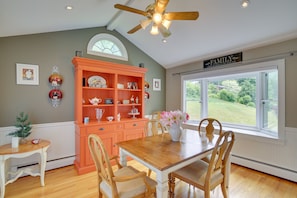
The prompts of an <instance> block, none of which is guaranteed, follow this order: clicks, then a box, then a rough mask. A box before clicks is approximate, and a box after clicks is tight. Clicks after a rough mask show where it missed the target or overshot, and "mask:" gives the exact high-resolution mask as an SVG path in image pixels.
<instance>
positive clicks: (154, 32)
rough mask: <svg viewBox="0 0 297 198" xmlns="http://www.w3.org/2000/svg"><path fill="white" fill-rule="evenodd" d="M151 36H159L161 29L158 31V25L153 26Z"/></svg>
mask: <svg viewBox="0 0 297 198" xmlns="http://www.w3.org/2000/svg"><path fill="white" fill-rule="evenodd" d="M151 34H152V35H157V34H159V29H158V26H157V25H153V26H152V29H151Z"/></svg>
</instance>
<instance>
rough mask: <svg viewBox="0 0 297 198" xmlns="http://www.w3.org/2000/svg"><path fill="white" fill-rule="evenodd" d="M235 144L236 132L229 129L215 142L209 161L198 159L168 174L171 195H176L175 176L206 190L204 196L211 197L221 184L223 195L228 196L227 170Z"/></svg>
mask: <svg viewBox="0 0 297 198" xmlns="http://www.w3.org/2000/svg"><path fill="white" fill-rule="evenodd" d="M233 144H234V133H233V132H232V131H227V132H225V133H223V134H221V135H220V136H219V138H218V140H217V142H216V144H215V147H214V149H213V151H212V154H211V159H210V162H209V163H206V162H205V161H203V160H198V161H196V162H194V163H192V164H190V165H188V166H186V167H183V168H181V169H179V170H177V171H174V172H172V173H170V174H169V175H168V186H169V196H170V197H174V188H175V178H178V179H180V180H181V181H183V182H186V183H188V184H190V185H192V186H194V187H196V188H199V189H201V190H203V191H204V198H209V197H210V191H211V190H213V189H214V188H215V187H217V186H218V185H221V189H222V192H223V196H224V197H225V198H226V197H228V192H227V184H226V183H225V181H226V178H225V177H229V175H226V174H229V172H228V171H227V170H226V168H228V167H227V163H228V161H229V157H230V152H231V149H232V147H233Z"/></svg>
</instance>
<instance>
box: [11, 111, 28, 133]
mask: <svg viewBox="0 0 297 198" xmlns="http://www.w3.org/2000/svg"><path fill="white" fill-rule="evenodd" d="M14 126H15V127H16V128H17V130H16V131H14V132H11V133H9V134H8V135H10V136H14V137H20V138H26V137H28V136H29V135H30V134H31V129H32V126H31V122H30V121H28V114H24V112H21V113H20V115H19V116H17V117H16V124H15V125H14Z"/></svg>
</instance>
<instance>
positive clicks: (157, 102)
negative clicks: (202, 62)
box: [0, 27, 165, 127]
mask: <svg viewBox="0 0 297 198" xmlns="http://www.w3.org/2000/svg"><path fill="white" fill-rule="evenodd" d="M98 33H109V34H112V35H114V36H116V37H117V38H118V39H120V40H121V41H122V42H123V43H124V45H125V47H126V48H127V51H128V56H129V61H128V62H126V61H116V60H113V59H108V58H101V57H97V56H92V55H87V53H86V50H87V44H88V42H89V40H90V39H91V38H92V37H93V36H94V35H96V34H98ZM76 50H81V51H83V56H84V57H87V58H93V59H101V60H105V61H111V62H119V63H123V64H129V65H132V66H138V65H139V63H144V65H145V67H146V68H148V72H147V73H146V80H147V81H148V82H149V83H150V84H152V79H153V78H159V79H161V80H162V82H164V83H165V69H164V68H163V67H162V66H161V65H159V64H158V63H157V62H155V61H154V60H153V59H152V58H151V57H149V56H147V55H146V54H145V53H143V52H142V51H141V50H140V49H139V48H137V47H136V46H135V45H133V44H132V43H130V42H129V41H128V40H127V39H125V38H124V37H122V36H121V35H120V34H118V33H117V32H114V31H108V30H106V29H105V28H103V27H101V28H89V29H80V30H70V31H61V32H53V33H43V34H34V35H24V36H13V37H4V38H0V76H1V78H0V87H1V92H2V94H1V99H0V107H1V109H0V127H5V126H12V125H13V124H14V122H15V117H16V115H17V114H19V112H21V111H24V112H26V113H28V114H29V116H30V120H31V121H32V123H33V124H38V123H52V122H64V121H73V120H74V69H73V65H72V62H71V61H72V58H73V56H74V55H75V51H76ZM16 63H26V64H34V65H39V85H31V86H30V85H17V84H16ZM53 66H58V67H59V72H60V74H61V75H63V77H64V82H63V84H62V86H61V88H60V89H61V90H62V91H63V94H64V95H63V100H62V102H61V104H60V106H59V107H58V108H53V107H52V106H51V104H50V103H49V99H48V93H49V91H50V90H51V87H50V84H49V82H48V77H49V76H50V75H51V74H52V68H53ZM164 85H165V84H164ZM149 93H150V99H149V100H148V101H146V112H145V113H146V114H150V113H152V112H153V111H155V110H159V109H165V91H164V89H163V90H162V91H161V92H156V91H152V89H151V88H150V89H149Z"/></svg>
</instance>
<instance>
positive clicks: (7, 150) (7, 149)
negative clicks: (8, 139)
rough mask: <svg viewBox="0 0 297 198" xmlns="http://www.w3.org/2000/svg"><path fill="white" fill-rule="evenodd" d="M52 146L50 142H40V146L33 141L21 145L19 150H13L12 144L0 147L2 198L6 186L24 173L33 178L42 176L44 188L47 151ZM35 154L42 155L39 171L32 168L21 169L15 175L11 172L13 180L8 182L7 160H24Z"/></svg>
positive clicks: (0, 188)
mask: <svg viewBox="0 0 297 198" xmlns="http://www.w3.org/2000/svg"><path fill="white" fill-rule="evenodd" d="M49 145H50V141H47V140H40V142H39V143H38V144H32V143H31V141H29V140H28V141H27V143H25V144H20V145H19V147H18V148H11V144H5V145H2V146H0V191H1V194H0V198H4V194H5V186H6V185H7V184H10V183H12V182H14V181H16V180H17V179H18V178H19V177H20V176H22V175H23V174H24V173H25V174H28V175H31V176H40V184H41V186H44V173H45V166H46V158H47V149H48V147H49ZM35 153H39V154H40V162H39V166H38V167H39V170H38V171H37V172H36V170H33V169H32V168H25V169H20V170H18V171H17V172H15V173H11V172H9V173H8V174H9V175H11V176H12V177H11V179H9V180H7V178H6V175H7V174H6V173H5V170H6V169H5V166H6V160H7V159H9V158H24V157H28V156H30V155H33V154H35Z"/></svg>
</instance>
